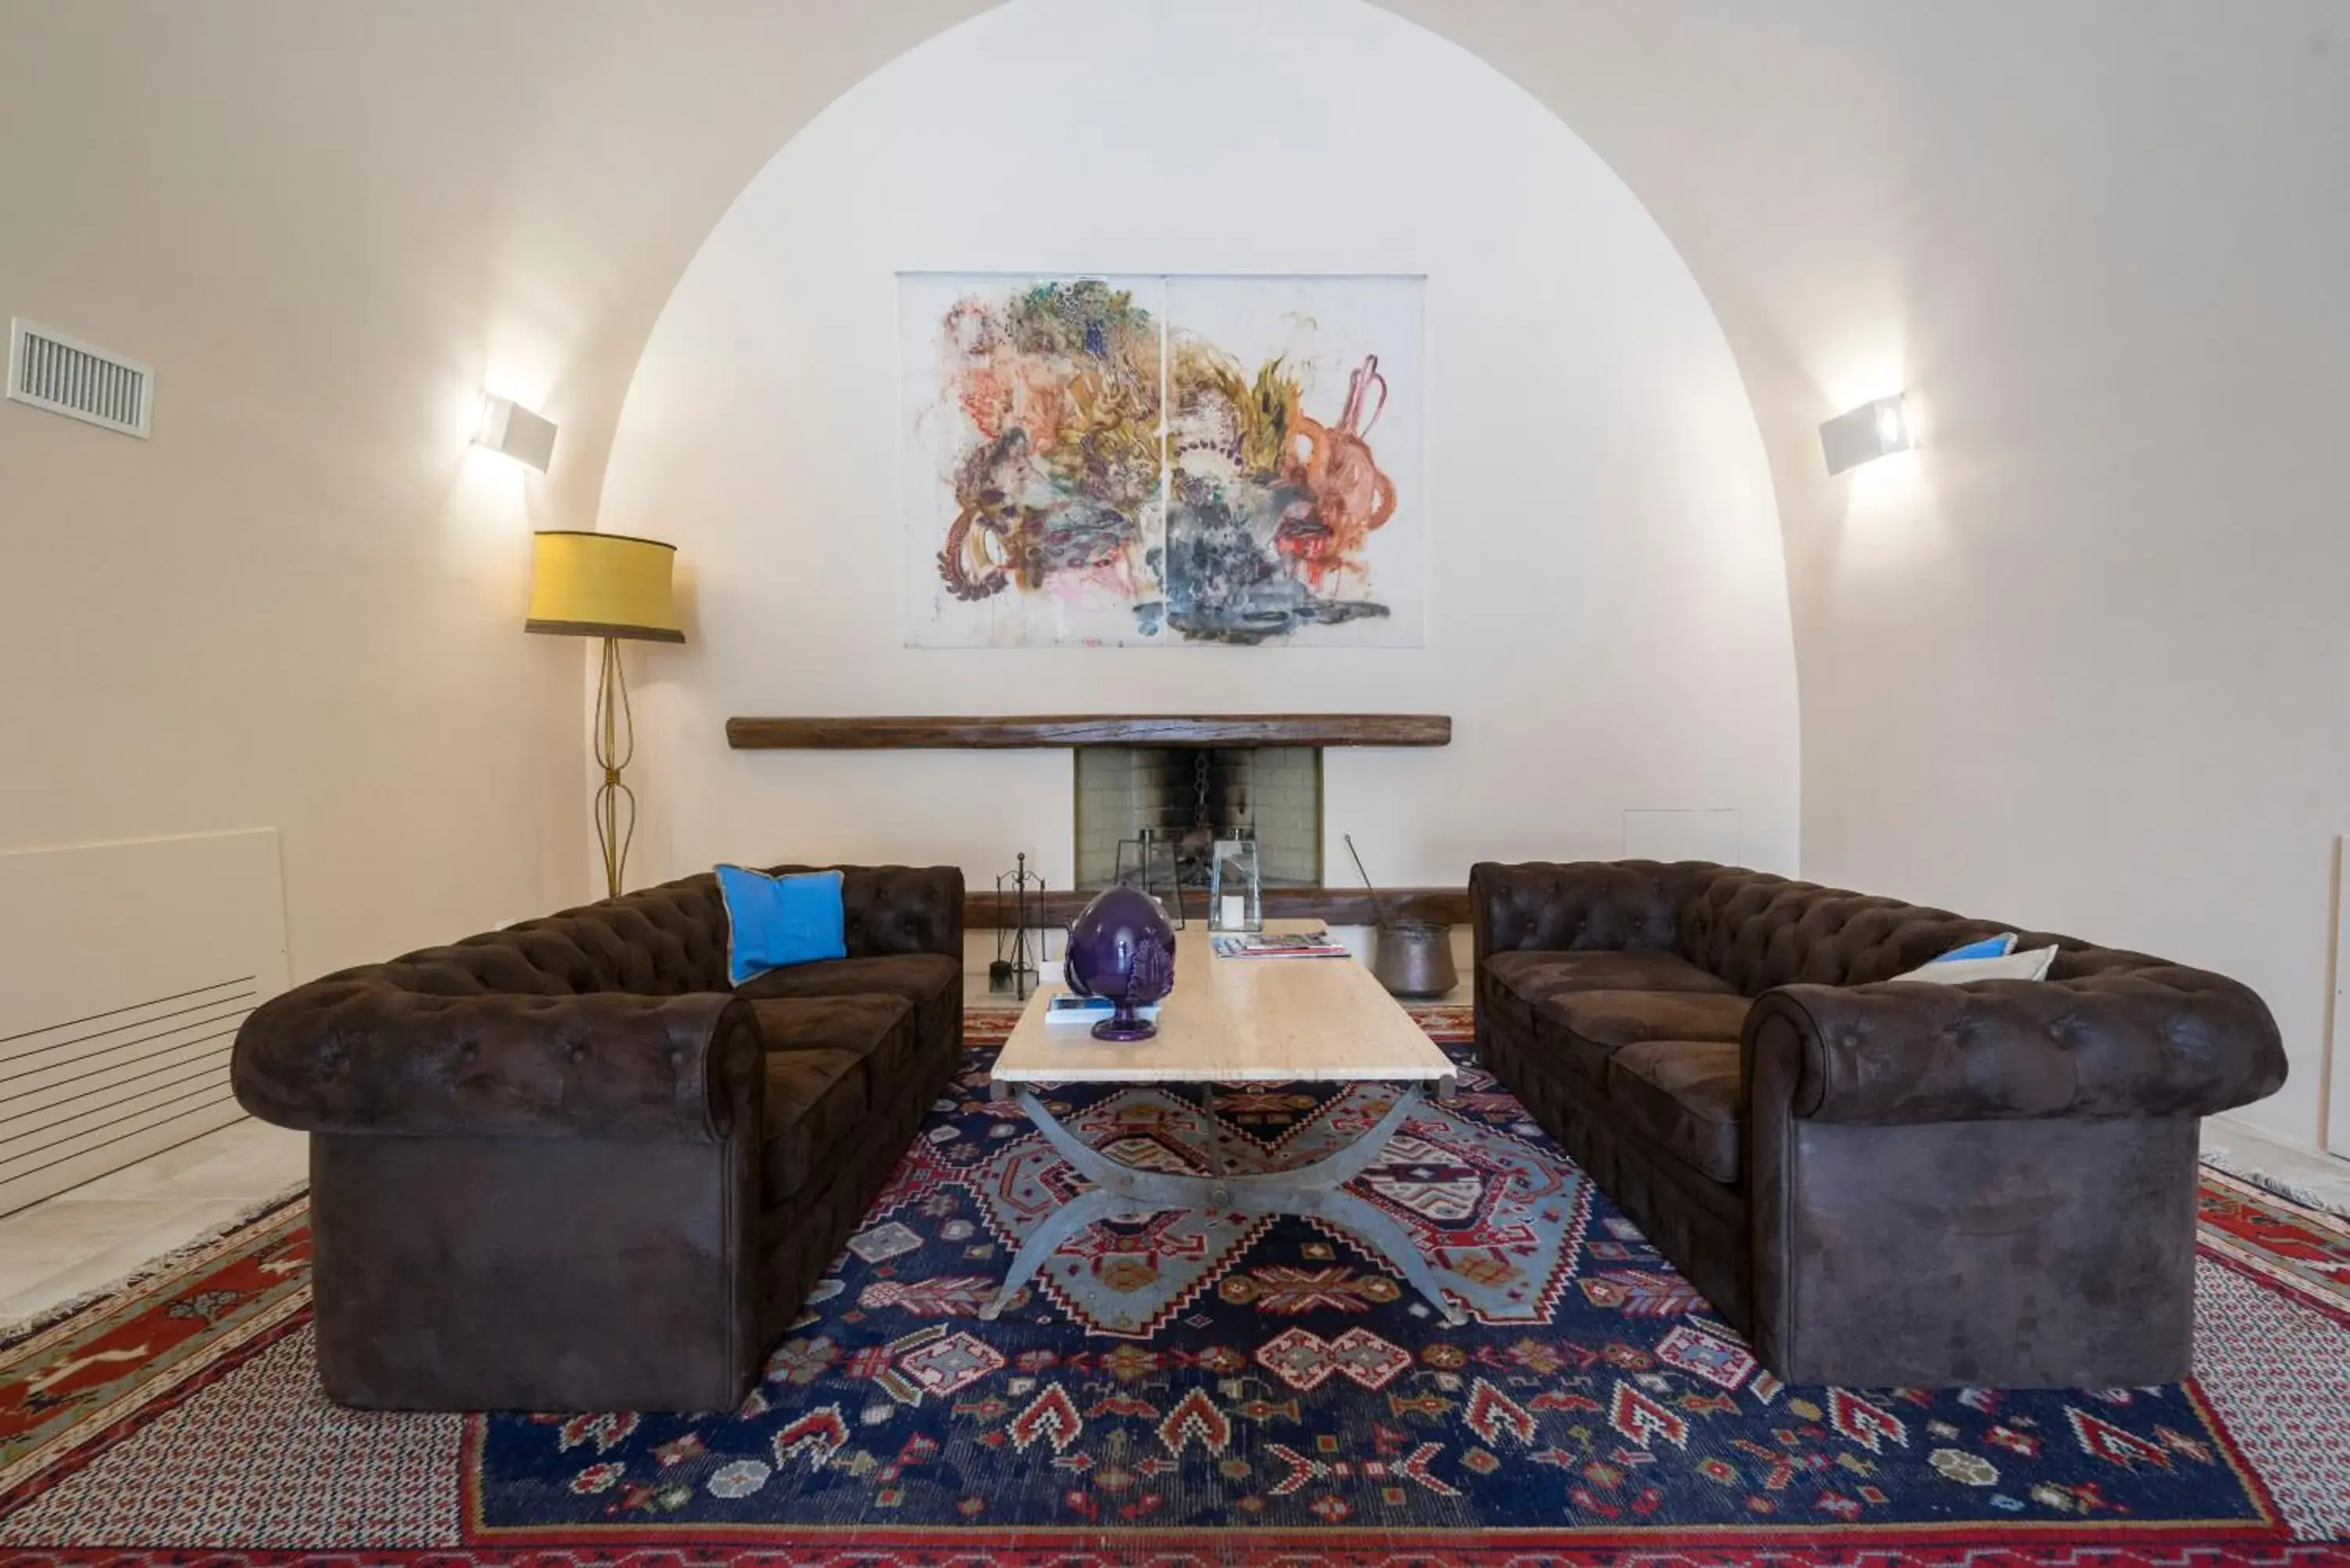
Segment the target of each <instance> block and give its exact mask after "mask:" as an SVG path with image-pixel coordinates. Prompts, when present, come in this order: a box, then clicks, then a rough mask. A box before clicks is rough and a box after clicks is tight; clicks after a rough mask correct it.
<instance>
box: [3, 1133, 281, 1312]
mask: <svg viewBox="0 0 2350 1568" xmlns="http://www.w3.org/2000/svg"><path fill="white" fill-rule="evenodd" d="M308 1174H309V1139H308V1138H307V1137H305V1136H304V1135H303V1134H301V1133H297V1132H289V1131H287V1130H286V1129H285V1128H284V1127H271V1126H269V1125H268V1124H267V1123H265V1122H257V1121H255V1120H253V1119H252V1118H251V1117H246V1118H244V1119H243V1120H241V1121H234V1122H231V1123H230V1124H229V1125H228V1126H226V1127H215V1128H214V1129H213V1130H212V1131H211V1132H208V1133H205V1134H203V1136H202V1137H195V1138H192V1139H190V1140H189V1141H188V1142H186V1143H183V1144H181V1145H179V1146H178V1147H173V1148H167V1149H164V1150H162V1151H161V1153H158V1154H152V1155H150V1156H148V1157H147V1158H145V1159H142V1160H140V1161H139V1163H137V1164H136V1165H130V1166H126V1167H124V1168H122V1169H120V1170H118V1171H114V1172H112V1173H110V1174H109V1175H106V1176H102V1177H100V1178H99V1179H97V1180H95V1181H91V1182H86V1183H84V1184H83V1185H82V1186H79V1187H77V1188H74V1189H71V1190H70V1191H67V1192H60V1193H58V1194H57V1196H56V1197H54V1198H48V1199H43V1200H42V1201H40V1202H38V1203H36V1204H34V1205H32V1206H31V1207H29V1208H26V1209H20V1210H17V1211H16V1213H14V1214H10V1215H7V1216H5V1218H0V1329H5V1327H6V1326H7V1325H8V1324H15V1323H18V1322H21V1321H22V1320H24V1319H26V1318H29V1317H33V1316H36V1315H37V1314H41V1313H43V1312H45V1311H47V1309H49V1308H50V1307H53V1306H55V1305H57V1303H60V1302H67V1301H71V1300H72V1299H74V1298H75V1297H76V1296H79V1295H82V1294H84V1293H87V1292H89V1291H94V1290H98V1289H100V1288H102V1287H104V1286H107V1285H110V1284H113V1283H114V1282H117V1281H119V1280H121V1279H123V1278H125V1277H127V1276H129V1275H130V1274H133V1273H136V1272H139V1270H140V1268H142V1267H144V1266H145V1265H146V1264H148V1263H150V1262H153V1261H154V1260H155V1259H158V1258H161V1257H162V1256H163V1255H165V1254H166V1253H168V1252H171V1251H173V1250H174V1249H176V1248H180V1247H183V1246H185V1245H187V1243H189V1242H190V1241H194V1240H196V1239H197V1238H198V1237H200V1236H203V1234H205V1233H206V1232H207V1231H213V1230H216V1229H218V1228H219V1227H221V1226H224V1225H226V1224H228V1223H230V1222H231V1221H232V1220H235V1219H237V1218H238V1217H239V1216H240V1215H243V1214H244V1213H245V1212H246V1211H247V1210H251V1209H253V1208H254V1207H255V1205H257V1204H261V1203H265V1202H267V1201H268V1200H269V1199H272V1198H275V1197H276V1196H277V1195H278V1194H280V1193H282V1192H284V1191H286V1189H289V1188H291V1187H293V1186H295V1185H296V1183H298V1182H300V1181H302V1180H304V1179H306V1178H307V1176H308Z"/></svg>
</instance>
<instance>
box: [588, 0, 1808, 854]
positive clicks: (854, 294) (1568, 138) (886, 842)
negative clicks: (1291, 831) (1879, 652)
mask: <svg viewBox="0 0 2350 1568" xmlns="http://www.w3.org/2000/svg"><path fill="white" fill-rule="evenodd" d="M922 268H953V269H1003V270H1024V269H1044V270H1063V269H1066V270H1086V271H1107V272H1117V271H1141V270H1154V269H1163V270H1169V271H1176V272H1243V271H1263V272H1304V271H1350V272H1352V271H1361V272H1406V273H1424V274H1425V275H1427V276H1428V279H1429V286H1428V317H1427V335H1428V358H1429V368H1430V369H1429V388H1430V390H1429V400H1428V453H1427V456H1428V469H1429V473H1430V483H1429V487H1428V515H1429V519H1430V551H1429V555H1430V572H1431V582H1430V617H1429V625H1428V639H1427V646H1426V647H1425V648H1424V649H1411V650H1402V649H1398V650H1347V651H1339V650H1322V651H1317V650H1314V649H1300V648H1283V649H1218V648H1186V649H1002V650H973V651H968V652H962V651H937V650H917V649H906V648H904V647H903V646H902V643H903V636H904V628H903V626H902V624H901V620H900V613H901V612H900V610H899V604H900V602H901V598H902V596H901V594H900V593H899V587H898V585H899V574H900V573H901V572H902V571H903V570H905V569H906V565H905V563H904V561H903V560H902V559H901V554H902V551H903V546H902V545H901V544H900V541H899V526H898V521H897V519H898V513H897V509H896V506H895V501H894V489H893V486H894V484H895V463H896V452H897V445H896V443H897V427H898V407H897V366H898V351H897V321H896V282H895V275H896V274H897V273H898V272H899V271H900V270H905V269H922ZM600 526H602V527H605V528H607V529H610V530H616V531H623V532H630V533H643V534H650V535H655V536H658V537H661V538H666V539H671V540H673V541H675V542H676V543H677V544H678V545H679V546H680V551H681V578H683V579H684V580H686V581H688V582H689V584H690V586H691V588H690V597H691V602H692V605H693V623H692V625H691V643H690V644H689V645H688V647H686V648H685V649H681V650H670V649H657V650H652V651H650V652H648V653H646V654H645V655H644V656H643V657H642V658H641V659H638V660H637V661H636V665H635V668H636V669H637V670H638V671H639V719H640V722H641V724H642V728H643V732H644V744H643V746H642V747H641V748H640V749H639V754H638V763H637V765H636V767H635V769H634V770H633V772H632V777H633V779H634V780H635V781H636V783H637V784H638V787H639V790H640V791H641V792H642V794H643V795H644V801H645V810H646V817H645V823H646V827H645V834H644V836H643V839H642V840H641V843H642V846H643V851H644V854H643V859H642V861H641V863H640V872H639V875H640V877H641V878H642V879H648V880H649V879H651V878H653V877H659V876H665V875H674V874H680V873H682V872H685V871H689V870H692V869H696V868H700V867H706V866H708V865H709V864H711V863H712V861H714V860H717V859H722V858H743V859H752V860H757V859H762V858H766V857H819V858H820V857H847V858H851V859H871V858H880V857H890V858H897V859H904V860H918V861H919V860H930V859H938V860H944V861H951V862H959V863H961V864H962V865H963V866H964V867H965V868H966V869H967V870H968V871H969V872H970V873H971V874H972V876H973V877H975V878H976V877H987V876H992V874H993V872H994V871H995V870H997V869H999V868H1002V867H1007V866H1008V865H1009V864H1010V863H1011V858H1012V856H1013V854H1014V851H1016V850H1021V849H1026V850H1028V851H1030V852H1031V853H1032V856H1033V857H1035V859H1036V860H1037V861H1039V862H1041V864H1042V865H1043V867H1044V868H1045V872H1046V874H1047V875H1048V876H1049V877H1052V879H1053V880H1054V881H1055V884H1056V885H1066V880H1067V877H1068V873H1069V858H1070V854H1069V852H1070V846H1069V841H1068V834H1069V827H1068V822H1069V809H1070V802H1069V794H1070V785H1071V769H1070V764H1069V761H1068V758H1067V755H1066V753H994V754H969V753H832V754H827V753H735V752H730V751H729V750H727V749H726V747H725V743H724V740H723V724H724V722H725V720H726V719H727V718H728V717H729V716H730V715H735V714H811V713H859V712H866V713H956V712H1035V711H1047V712H1049V711H1127V710H1131V711H1250V710H1257V711H1316V710H1338V711H1344V710H1395V711H1440V712H1447V713H1451V715H1453V717H1454V719H1455V721H1456V729H1455V739H1454V743H1453V744H1452V745H1451V747H1450V748H1447V749H1444V750H1440V751H1428V752H1336V753H1332V754H1331V756H1330V758H1329V761H1328V764H1327V770H1326V811H1327V818H1326V836H1327V841H1328V842H1329V843H1330V844H1332V845H1334V846H1335V845H1336V844H1337V842H1338V836H1339V835H1340V834H1343V833H1349V832H1351V833H1353V834H1354V835H1355V836H1356V837H1357V841H1358V842H1359V843H1360V844H1361V845H1362V846H1363V848H1364V850H1365V852H1366V854H1367V856H1368V857H1370V859H1371V864H1372V869H1373V871H1374V872H1375V874H1376V875H1377V876H1378V877H1379V878H1380V879H1381V880H1382V881H1386V882H1390V883H1407V882H1429V883H1443V882H1454V883H1457V882H1458V881H1460V880H1461V877H1463V876H1464V875H1465V874H1466V871H1467V868H1468V866H1469V863H1470V862H1471V860H1472V859H1475V858H1477V857H1486V856H1493V857H1526V856H1579V855H1612V854H1615V853H1617V851H1618V849H1619V847H1620V844H1621V832H1622V829H1621V826H1620V824H1621V812H1622V810H1623V808H1625V807H1627V806H1731V807H1734V808H1736V810H1737V811H1738V813H1739V821H1740V825H1741V833H1740V837H1741V847H1742V853H1743V857H1744V858H1746V859H1747V860H1748V861H1749V862H1751V863H1752V864H1755V865H1758V866H1763V867H1772V868H1776V869H1783V870H1792V869H1793V868H1794V860H1795V851H1796V813H1797V798H1796V795H1797V784H1796V775H1797V757H1796V711H1795V691H1794V654H1793V649H1792V642H1791V637H1790V631H1789V626H1788V612H1787V600H1786V589H1785V583H1784V576H1783V565H1782V558H1781V552H1780V545H1779V538H1778V531H1777V523H1776V516H1775V513H1774V509H1773V498H1772V493H1771V487H1770V476H1769V473H1768V472H1767V469H1766V466H1765V463H1764V459H1763V449H1762V445H1761V442H1760V440H1759V437H1758V435H1757V432H1756V429H1755V423H1754V419H1753V416H1752V411H1751V410H1750V409H1749V408H1748V405H1747V402H1746V400H1745V396H1744V392H1743V389H1742V386H1741V383H1740V380H1739V377H1738V372H1737V369H1736V367H1735V366H1734V365H1733V363H1732V361H1731V356H1730V353H1729V351H1728V349H1727V348H1726V347H1725V345H1724V342H1723V338H1722V335H1721V330H1720V329H1719V327H1717V325H1716V323H1715V321H1714V318H1713V316H1712V314H1711V310H1710V309H1709V307H1708V306H1707V304H1706V301H1705V299H1704V297H1703V296H1701V295H1700V292H1699V289H1698V287H1697V286H1696V284H1695V283H1694V282H1693V281H1692V280H1691V278H1690V274H1689V272H1688V270H1687V268H1686V267H1685V266H1683V265H1682V264H1681V262H1680V260H1679V257H1678V256H1677V255H1676V254H1675V253H1674V251H1673V249H1672V247H1671V246H1670V244H1668V243H1667V241H1666V239H1665V237H1664V236H1663V234H1661V233H1660V232H1659V229H1658V228H1657V226H1656V225H1655V223H1652V222H1651V221H1650V220H1649V218H1648V215H1647V213H1645V212H1644V211H1643V210H1642V208H1641V206H1640V204H1639V203H1638V202H1637V201H1636V200H1635V199H1634V198H1633V196H1632V195H1631V193H1630V192H1628V191H1627V190H1626V189H1625V187H1624V186H1623V185H1622V184H1621V183H1620V182H1618V181H1617V179H1616V178H1615V177H1614V176H1613V175H1612V174H1611V173H1610V172H1609V171H1607V168H1606V167H1605V166H1604V165H1603V164H1601V163H1600V161H1598V160H1597V159H1596V157H1594V156H1593V155H1592V153H1591V152H1590V151H1588V150H1587V149H1586V147H1585V146H1584V145H1583V144H1582V143H1581V142H1580V141H1578V140H1576V139H1575V137H1574V135H1573V134H1571V133H1570V132H1569V131H1568V130H1566V128H1565V126H1564V125H1563V124H1561V123H1560V122H1559V121H1558V120H1557V119H1555V117H1554V116H1553V115H1551V114H1550V113H1549V112H1548V111H1547V110H1545V109H1543V108H1542V107H1541V106H1539V105H1538V104H1537V103H1535V102H1534V100H1533V99H1530V98H1528V97H1526V96H1525V95H1524V94H1523V92H1521V91H1520V90H1519V89H1517V88H1513V87H1512V86H1511V85H1510V84H1509V83H1507V82H1506V81H1505V80H1504V79H1503V78H1501V77H1500V76H1499V75H1497V74H1496V73H1495V72H1494V71H1493V70H1492V68H1491V67H1487V66H1485V65H1484V64H1482V63H1481V62H1479V61H1477V60H1476V59H1474V58H1473V57H1470V56H1469V55H1467V54H1465V53H1463V52H1462V51H1461V50H1459V49H1457V48H1456V47H1452V46H1451V45H1449V44H1446V43H1443V42H1441V41H1440V40H1438V39H1437V38H1435V37H1434V36H1431V35H1430V34H1428V33H1425V32H1423V31H1421V30H1419V28H1417V27H1415V26H1411V25H1410V24H1409V23H1405V22H1402V21H1399V20H1398V19H1397V18H1395V17H1393V16H1388V15H1387V14H1384V13H1382V12H1380V11H1378V10H1376V9H1373V8H1371V7H1369V6H1367V5H1361V4H1359V3H1358V0H1297V3H1295V4H1288V5H1282V6H1279V7H1260V6H1255V5H1247V4H1242V3H1238V0H1188V3H1186V4H1183V5H1168V4H1151V3H1147V0H1023V3H1021V4H1017V5H1011V6H1009V7H1006V8H1004V9H1003V10H1000V11H996V12H992V13H990V14H988V15H986V16H982V17H980V18H978V19H976V20H974V21H972V22H969V23H966V24H964V25H963V26H960V27H957V28H955V29H954V30H952V31H951V32H949V33H947V34H944V35H942V36H940V37H938V38H936V39H934V40H932V41H931V42H930V43H928V44H926V45H924V46H923V47H920V48H918V49H916V50H914V51H913V52H912V53H910V54H909V55H906V56H904V57H900V58H899V59H898V60H896V61H894V62H893V63H892V64H890V65H889V67H886V68H884V69H883V70H881V71H880V72H879V73H877V74H876V75H875V76H873V77H871V78H868V79H867V80H866V81H865V82H863V83H862V84H860V85H859V86H858V88H855V89H853V90H852V91H850V92H849V93H848V94H847V95H846V96H845V97H843V98H841V99H838V100H837V102H835V103H834V104H833V105H832V106H831V107H830V108H829V109H827V110H826V111H825V112H824V113H823V114H822V115H820V116H819V117H817V119H816V120H814V121H813V122H812V123H811V124H810V125H809V126H808V128H807V129H806V130H804V131H803V132H801V133H800V134H799V135H798V136H797V137H795V139H794V140H792V141H791V142H790V143H789V144H788V145H786V146H785V149H784V150H783V151H781V152H780V153H779V154H778V155H777V156H776V157H775V160H774V161H772V162H771V163H770V164H769V165H768V166H767V168H766V169H765V170H764V172H762V173H761V174H760V175H759V176H758V177H757V179H755V180H754V181H753V182H752V183H751V185H750V186H749V188H748V189H747V190H745V191H744V192H743V195H742V197H741V198H740V200H738V201H737V202H736V203H735V204H734V206H733V209H732V210H731V211H730V212H729V213H727V215H726V217H725V218H724V220H723V222H722V223H720V224H719V225H718V226H717V228H716V229H715V231H714V232H713V233H712V234H711V236H710V238H709V240H708V241H707V243H706V244H704V245H703V247H702V252H701V254H699V256H698V257H697V258H696V259H695V261H694V262H693V263H692V265H691V266H690V267H689V268H688V270H687V272H686V274H685V275H684V277H683V279H682V281H681V283H680V285H679V286H678V288H677V290H676V293H675V294H674V296H672V297H671V301H670V304H669V306H668V307H667V309H666V310H665V311H664V312H663V314H662V315H661V317H660V323H659V325H658V327H656V328H655V330H654V332H653V334H652V337H651V338H650V343H649V344H648V347H647V348H646V351H645V355H644V358H643V360H642V362H641V364H640V365H639V369H638V373H637V376H636V379H635V381H634V383H633V384H632V386H631V388H630V389H629V396H628V400H627V402H626V404H625V406H624V409H623V411H622V415H621V419H620V423H619V429H618V431H617V434H616V436H615V439H614V445H613V453H612V460H611V464H610V467H609V469H608V472H607V475H606V482H605V491H604V502H603V507H602V513H601V518H600ZM1332 874H1333V876H1334V877H1335V876H1336V869H1335V868H1334V869H1333V872H1332Z"/></svg>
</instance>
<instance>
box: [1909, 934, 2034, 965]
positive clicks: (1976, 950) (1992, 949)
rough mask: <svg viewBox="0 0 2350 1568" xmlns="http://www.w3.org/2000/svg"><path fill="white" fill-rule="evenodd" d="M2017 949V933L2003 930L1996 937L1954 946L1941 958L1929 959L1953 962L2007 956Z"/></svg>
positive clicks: (1931, 961) (1934, 961) (1930, 960)
mask: <svg viewBox="0 0 2350 1568" xmlns="http://www.w3.org/2000/svg"><path fill="white" fill-rule="evenodd" d="M2014 950H2015V933H2014V932H2013V931H2002V932H2000V934H1999V935H1997V936H1995V937H1985V938H1984V939H1983V940H1981V941H1979V942H1969V943H1968V944H1967V945H1966V946H1964V947H1962V948H1952V949H1951V950H1950V951H1949V952H1946V953H1944V954H1943V955H1942V956H1941V957H1940V958H1938V959H1929V960H1927V962H1929V963H1953V962H1956V961H1959V960H1961V959H1983V958H2005V957H2006V956H2007V955H2008V954H2010V953H2012V952H2013V951H2014Z"/></svg>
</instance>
